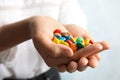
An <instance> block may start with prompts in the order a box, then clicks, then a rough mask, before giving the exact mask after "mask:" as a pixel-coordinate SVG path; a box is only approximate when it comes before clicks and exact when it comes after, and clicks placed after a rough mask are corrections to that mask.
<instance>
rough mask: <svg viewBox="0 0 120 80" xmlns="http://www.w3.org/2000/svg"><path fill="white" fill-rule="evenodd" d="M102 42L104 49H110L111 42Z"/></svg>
mask: <svg viewBox="0 0 120 80" xmlns="http://www.w3.org/2000/svg"><path fill="white" fill-rule="evenodd" d="M100 44H101V45H102V46H103V50H107V49H110V44H109V43H108V42H106V41H101V42H100Z"/></svg>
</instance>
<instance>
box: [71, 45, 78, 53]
mask: <svg viewBox="0 0 120 80" xmlns="http://www.w3.org/2000/svg"><path fill="white" fill-rule="evenodd" d="M69 47H70V48H71V49H72V50H73V51H74V52H75V51H77V50H78V48H77V45H76V44H70V45H69Z"/></svg>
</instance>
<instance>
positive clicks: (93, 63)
mask: <svg viewBox="0 0 120 80" xmlns="http://www.w3.org/2000/svg"><path fill="white" fill-rule="evenodd" d="M88 59H89V62H88V66H90V67H92V68H96V67H97V64H98V60H97V58H96V57H95V56H90V57H89V58H88Z"/></svg>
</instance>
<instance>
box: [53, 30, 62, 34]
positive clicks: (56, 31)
mask: <svg viewBox="0 0 120 80" xmlns="http://www.w3.org/2000/svg"><path fill="white" fill-rule="evenodd" d="M53 33H54V34H55V33H59V34H61V33H62V31H61V30H60V29H56V30H54V32H53Z"/></svg>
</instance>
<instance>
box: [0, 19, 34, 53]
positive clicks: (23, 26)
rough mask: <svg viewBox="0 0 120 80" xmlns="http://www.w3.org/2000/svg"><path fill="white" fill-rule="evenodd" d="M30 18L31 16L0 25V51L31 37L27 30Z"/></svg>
mask: <svg viewBox="0 0 120 80" xmlns="http://www.w3.org/2000/svg"><path fill="white" fill-rule="evenodd" d="M31 20H32V18H28V19H25V20H22V21H19V22H16V23H12V24H7V25H3V26H1V27H0V52H1V51H3V50H5V49H8V48H10V47H13V46H15V45H17V44H19V43H21V42H24V41H26V40H29V39H30V38H31V36H30V30H29V25H30V21H31Z"/></svg>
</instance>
